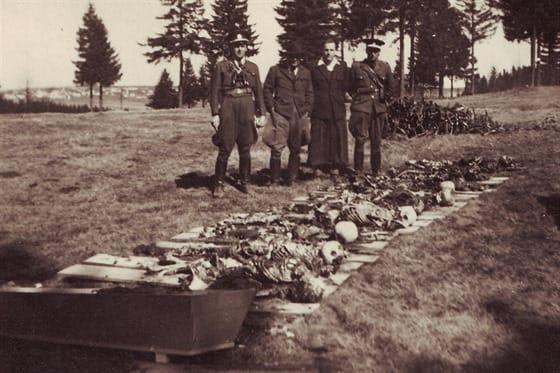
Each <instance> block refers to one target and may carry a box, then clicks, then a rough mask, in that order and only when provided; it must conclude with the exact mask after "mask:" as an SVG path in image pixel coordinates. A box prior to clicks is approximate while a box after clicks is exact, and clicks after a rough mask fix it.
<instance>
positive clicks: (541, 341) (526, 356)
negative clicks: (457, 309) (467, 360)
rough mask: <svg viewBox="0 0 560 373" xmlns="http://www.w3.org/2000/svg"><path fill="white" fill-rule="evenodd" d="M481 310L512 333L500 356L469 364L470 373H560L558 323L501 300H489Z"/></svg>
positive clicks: (559, 328) (559, 332) (559, 334)
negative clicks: (509, 341)
mask: <svg viewBox="0 0 560 373" xmlns="http://www.w3.org/2000/svg"><path fill="white" fill-rule="evenodd" d="M483 306H484V308H485V309H486V310H487V311H488V312H489V313H490V314H491V315H492V317H494V320H495V321H496V322H497V323H500V324H503V325H505V326H506V327H508V328H509V329H511V331H512V332H513V333H514V338H513V339H512V341H511V343H510V344H509V345H506V346H502V348H501V351H502V352H501V353H500V354H498V355H495V356H493V357H491V358H485V359H484V362H476V363H474V364H472V365H471V364H469V366H468V368H467V370H469V371H473V372H560V323H559V322H558V321H556V322H552V321H550V320H546V319H544V318H542V317H539V316H537V315H535V314H528V313H527V312H526V311H520V310H516V309H514V308H513V307H512V305H511V304H510V303H509V302H507V301H504V300H501V299H496V298H493V299H489V300H487V301H486V302H485V303H484V304H483Z"/></svg>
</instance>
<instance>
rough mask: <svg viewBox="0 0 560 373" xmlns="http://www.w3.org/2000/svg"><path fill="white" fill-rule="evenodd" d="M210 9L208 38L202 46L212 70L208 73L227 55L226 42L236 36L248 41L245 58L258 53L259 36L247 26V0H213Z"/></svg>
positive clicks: (251, 27)
mask: <svg viewBox="0 0 560 373" xmlns="http://www.w3.org/2000/svg"><path fill="white" fill-rule="evenodd" d="M212 9H213V11H214V15H213V16H212V20H211V21H210V22H209V27H208V34H209V35H210V38H209V39H208V40H207V41H206V43H205V46H204V51H205V54H206V57H207V58H208V60H209V61H210V67H211V68H212V70H210V71H213V68H214V66H215V63H216V61H217V60H218V58H219V57H220V56H226V55H227V54H228V52H229V51H228V48H227V46H228V42H229V40H230V39H231V38H232V37H234V35H236V34H241V35H243V36H244V37H245V38H246V39H248V40H249V43H248V50H247V56H249V57H250V56H254V55H256V54H258V53H259V48H258V46H259V45H260V43H259V42H258V41H257V39H258V37H259V36H258V35H257V34H256V32H255V30H254V29H253V25H250V24H249V16H248V14H247V10H248V6H247V0H215V1H214V4H212Z"/></svg>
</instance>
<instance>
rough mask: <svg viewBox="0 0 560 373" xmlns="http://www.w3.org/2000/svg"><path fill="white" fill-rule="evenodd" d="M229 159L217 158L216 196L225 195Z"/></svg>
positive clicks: (214, 192)
mask: <svg viewBox="0 0 560 373" xmlns="http://www.w3.org/2000/svg"><path fill="white" fill-rule="evenodd" d="M226 170H227V161H224V160H223V159H220V158H218V159H217V160H216V169H215V173H214V191H213V195H214V197H216V198H222V197H223V196H224V179H225V178H226Z"/></svg>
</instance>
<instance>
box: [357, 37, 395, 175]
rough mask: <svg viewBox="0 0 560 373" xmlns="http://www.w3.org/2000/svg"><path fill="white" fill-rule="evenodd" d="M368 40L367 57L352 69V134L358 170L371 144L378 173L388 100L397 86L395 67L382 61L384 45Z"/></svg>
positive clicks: (371, 162)
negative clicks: (392, 68)
mask: <svg viewBox="0 0 560 373" xmlns="http://www.w3.org/2000/svg"><path fill="white" fill-rule="evenodd" d="M365 42H366V53H367V58H366V59H365V60H364V61H361V62H355V63H354V64H353V65H352V69H351V71H350V94H351V95H352V105H351V106H350V111H351V116H350V123H349V127H350V133H351V134H352V136H354V139H355V142H354V169H355V170H356V171H357V172H358V173H362V172H363V169H364V145H365V143H366V141H368V140H369V142H370V145H371V149H370V150H371V156H370V164H371V173H372V175H373V176H376V175H377V174H378V173H379V169H380V168H381V134H382V131H383V127H384V125H385V122H386V121H387V102H388V101H389V100H390V97H391V96H392V94H393V92H394V89H395V79H394V78H393V74H392V72H391V67H390V66H389V64H388V63H387V62H385V61H381V60H379V52H380V50H381V48H380V47H381V46H382V45H384V44H385V43H384V42H383V41H382V40H378V39H368V40H366V41H365Z"/></svg>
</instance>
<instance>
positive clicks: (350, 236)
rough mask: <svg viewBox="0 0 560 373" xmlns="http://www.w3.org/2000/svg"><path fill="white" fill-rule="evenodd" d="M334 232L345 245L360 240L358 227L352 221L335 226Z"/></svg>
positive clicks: (341, 222)
mask: <svg viewBox="0 0 560 373" xmlns="http://www.w3.org/2000/svg"><path fill="white" fill-rule="evenodd" d="M334 231H335V232H336V236H337V237H340V238H341V239H342V241H344V243H350V242H354V241H356V239H357V238H358V227H357V226H356V224H354V223H353V222H351V221H339V222H338V223H336V225H335V226H334Z"/></svg>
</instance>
